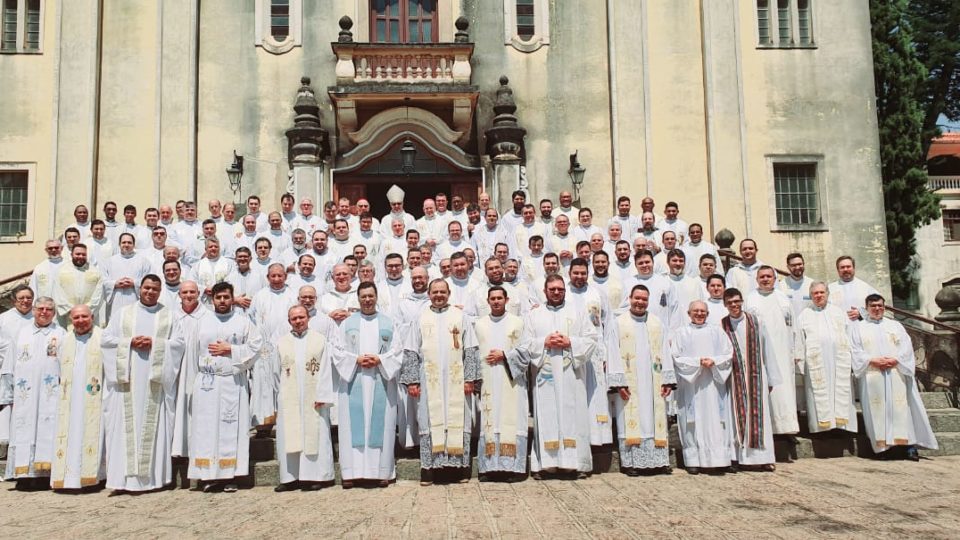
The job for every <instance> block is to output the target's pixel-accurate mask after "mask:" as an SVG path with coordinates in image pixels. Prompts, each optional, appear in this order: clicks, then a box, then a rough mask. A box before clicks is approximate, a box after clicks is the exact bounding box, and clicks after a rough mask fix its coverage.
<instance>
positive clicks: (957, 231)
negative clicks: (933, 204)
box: [941, 208, 960, 242]
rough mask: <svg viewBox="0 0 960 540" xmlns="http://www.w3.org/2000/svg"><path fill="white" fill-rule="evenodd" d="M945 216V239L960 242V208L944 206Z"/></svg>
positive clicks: (943, 214)
mask: <svg viewBox="0 0 960 540" xmlns="http://www.w3.org/2000/svg"><path fill="white" fill-rule="evenodd" d="M941 216H942V218H943V240H944V241H945V242H960V210H958V209H955V208H949V209H947V208H944V209H943V210H941Z"/></svg>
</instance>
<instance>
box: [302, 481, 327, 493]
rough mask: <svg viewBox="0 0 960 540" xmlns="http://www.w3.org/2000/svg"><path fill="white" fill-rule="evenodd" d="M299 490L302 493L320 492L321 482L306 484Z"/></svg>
mask: <svg viewBox="0 0 960 540" xmlns="http://www.w3.org/2000/svg"><path fill="white" fill-rule="evenodd" d="M301 489H302V490H303V491H320V490H321V489H323V482H308V483H307V484H306V485H305V486H303V487H302V488H301Z"/></svg>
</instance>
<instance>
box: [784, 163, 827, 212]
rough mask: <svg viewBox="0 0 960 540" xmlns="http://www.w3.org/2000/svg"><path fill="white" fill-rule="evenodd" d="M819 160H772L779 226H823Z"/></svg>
mask: <svg viewBox="0 0 960 540" xmlns="http://www.w3.org/2000/svg"><path fill="white" fill-rule="evenodd" d="M817 165H818V164H817V162H804V161H779V162H774V163H773V192H774V194H773V196H774V213H775V223H776V227H778V228H784V229H808V228H821V227H823V215H822V210H821V205H820V182H819V179H818V177H817Z"/></svg>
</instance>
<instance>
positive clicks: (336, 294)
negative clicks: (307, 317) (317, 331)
mask: <svg viewBox="0 0 960 540" xmlns="http://www.w3.org/2000/svg"><path fill="white" fill-rule="evenodd" d="M351 281H352V276H351V275H350V268H349V267H348V266H347V265H346V264H343V263H339V264H337V265H335V266H334V267H333V288H332V289H330V290H328V291H327V292H325V293H324V294H323V296H322V297H321V298H320V302H319V306H318V309H319V310H320V312H321V313H324V314H326V315H327V316H328V317H330V318H331V319H333V320H334V321H335V322H336V323H337V325H338V326H339V325H340V324H342V323H343V321H344V320H346V318H347V317H349V316H350V315H351V314H353V313H355V312H357V311H359V310H360V305H359V304H358V303H357V294H356V291H354V290H352V289H351V288H350V282H351Z"/></svg>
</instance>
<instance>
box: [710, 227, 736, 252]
mask: <svg viewBox="0 0 960 540" xmlns="http://www.w3.org/2000/svg"><path fill="white" fill-rule="evenodd" d="M736 239H737V237H736V236H734V235H733V233H732V232H730V229H726V228H724V229H720V230H719V231H717V234H716V236H714V237H713V241H714V242H716V243H717V247H718V248H720V249H730V246H732V245H733V241H734V240H736Z"/></svg>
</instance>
